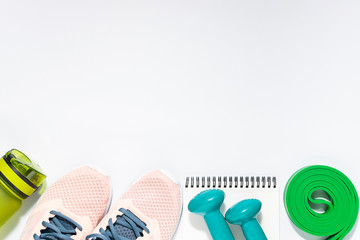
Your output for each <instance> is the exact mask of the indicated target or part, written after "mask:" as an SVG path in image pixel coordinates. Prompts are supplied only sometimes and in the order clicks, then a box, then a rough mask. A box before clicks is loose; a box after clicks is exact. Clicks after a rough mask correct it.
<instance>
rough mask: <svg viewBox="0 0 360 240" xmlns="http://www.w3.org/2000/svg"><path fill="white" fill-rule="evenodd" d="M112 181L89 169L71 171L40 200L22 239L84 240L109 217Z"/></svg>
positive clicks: (82, 168)
mask: <svg viewBox="0 0 360 240" xmlns="http://www.w3.org/2000/svg"><path fill="white" fill-rule="evenodd" d="M110 200H111V186H110V179H109V177H107V176H104V175H102V174H101V173H99V172H98V171H96V170H94V169H92V168H90V167H81V168H78V169H75V170H72V171H70V172H69V173H67V174H66V175H64V176H63V177H61V178H60V179H58V180H57V181H56V182H55V183H54V184H53V185H52V186H51V187H49V189H47V190H46V192H45V193H44V195H43V196H42V197H41V198H40V200H39V202H38V203H37V205H36V207H35V209H34V210H33V211H32V213H31V215H30V217H29V219H28V221H27V224H26V227H25V229H24V231H23V233H22V235H21V237H20V240H42V239H51V240H60V239H61V240H83V239H85V236H87V235H88V234H89V233H91V232H92V231H93V229H94V228H95V227H96V225H97V224H98V223H99V222H100V221H101V219H102V218H103V217H104V215H105V214H106V212H107V210H108V207H109V204H110Z"/></svg>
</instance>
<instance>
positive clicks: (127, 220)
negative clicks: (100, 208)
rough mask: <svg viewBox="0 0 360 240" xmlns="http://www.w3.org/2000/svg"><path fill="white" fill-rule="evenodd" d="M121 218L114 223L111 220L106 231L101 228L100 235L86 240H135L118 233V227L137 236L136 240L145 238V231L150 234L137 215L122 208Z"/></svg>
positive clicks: (91, 236)
mask: <svg viewBox="0 0 360 240" xmlns="http://www.w3.org/2000/svg"><path fill="white" fill-rule="evenodd" d="M119 211H120V212H121V213H122V215H121V216H117V217H116V221H115V222H114V223H113V221H112V219H109V222H108V223H109V225H108V226H107V228H106V230H104V229H103V228H100V230H99V231H100V233H95V234H91V235H89V236H87V237H86V240H133V239H129V238H127V237H126V236H124V235H125V234H124V233H122V232H119V231H117V227H122V228H126V229H127V230H129V231H131V232H132V234H133V235H134V236H135V238H134V239H137V238H139V237H142V236H143V231H144V230H145V232H147V233H150V231H149V229H148V228H147V227H146V224H145V223H144V222H143V221H141V220H140V219H139V218H138V217H137V216H136V215H135V214H133V213H132V212H131V211H129V210H126V209H124V208H120V209H119Z"/></svg>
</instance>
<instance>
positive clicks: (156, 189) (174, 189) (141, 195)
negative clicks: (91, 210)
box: [89, 171, 181, 240]
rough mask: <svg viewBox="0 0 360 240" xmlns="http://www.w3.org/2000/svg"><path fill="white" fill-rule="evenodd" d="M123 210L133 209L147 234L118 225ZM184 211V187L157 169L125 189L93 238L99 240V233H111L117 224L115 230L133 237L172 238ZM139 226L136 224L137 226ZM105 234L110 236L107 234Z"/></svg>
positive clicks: (130, 239)
mask: <svg viewBox="0 0 360 240" xmlns="http://www.w3.org/2000/svg"><path fill="white" fill-rule="evenodd" d="M123 209H126V210H128V211H131V212H132V213H133V214H134V215H135V216H136V218H138V219H139V220H140V221H142V222H143V223H144V224H145V225H146V228H148V230H149V232H147V231H146V230H144V231H143V233H142V235H143V236H142V237H140V238H137V237H136V236H135V234H134V230H133V229H132V228H131V227H125V226H121V225H119V224H116V220H117V219H119V218H121V217H123V216H124V214H123V213H122V212H123ZM180 213H181V191H180V187H179V186H178V185H177V184H176V183H175V182H173V181H172V180H171V179H170V178H169V177H168V176H166V175H165V174H164V173H163V172H161V171H153V172H151V173H149V174H147V175H145V176H143V177H142V178H141V179H140V180H139V181H137V182H135V183H134V184H133V185H132V186H131V187H130V188H129V189H128V191H126V192H125V194H124V195H123V196H122V197H121V199H120V200H119V201H118V202H117V203H116V204H115V205H114V207H113V208H112V209H111V210H110V211H109V213H108V214H107V215H106V216H105V217H104V219H103V221H102V222H101V223H100V224H99V225H98V227H96V229H95V231H94V233H95V234H93V235H92V236H93V237H91V238H89V239H91V240H98V239H100V237H98V238H97V237H96V235H97V234H99V233H100V234H101V232H103V233H104V231H105V232H106V231H108V232H109V229H110V228H112V227H114V228H113V231H114V232H116V233H117V234H118V235H119V236H122V237H126V239H129V240H135V239H158V240H170V239H171V237H172V236H173V234H174V232H175V230H176V227H177V224H178V221H179V217H180ZM114 223H115V224H114ZM109 224H112V226H109ZM138 227H139V226H135V228H138ZM104 234H105V235H106V233H104ZM104 239H108V238H104ZM109 239H110V238H109Z"/></svg>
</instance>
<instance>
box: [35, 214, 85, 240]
mask: <svg viewBox="0 0 360 240" xmlns="http://www.w3.org/2000/svg"><path fill="white" fill-rule="evenodd" d="M50 213H51V214H54V215H55V216H54V217H53V218H50V219H49V222H45V221H44V222H42V225H43V226H44V227H45V229H44V230H41V231H40V236H38V235H37V234H34V236H33V237H34V239H35V240H73V238H72V236H73V235H76V228H78V229H79V230H80V231H82V227H81V226H80V225H79V224H78V223H77V222H75V221H74V220H72V219H71V218H69V217H67V216H65V215H64V214H62V213H60V212H57V211H51V212H50Z"/></svg>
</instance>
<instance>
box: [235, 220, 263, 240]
mask: <svg viewBox="0 0 360 240" xmlns="http://www.w3.org/2000/svg"><path fill="white" fill-rule="evenodd" d="M241 228H242V230H243V233H244V236H245V239H246V240H267V238H266V236H265V233H264V231H263V230H262V228H261V226H260V224H259V222H258V221H257V220H256V219H252V220H250V221H249V222H247V223H244V224H243V225H242V226H241Z"/></svg>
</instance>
